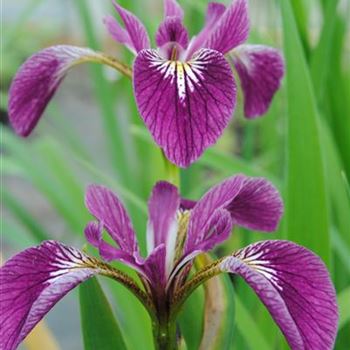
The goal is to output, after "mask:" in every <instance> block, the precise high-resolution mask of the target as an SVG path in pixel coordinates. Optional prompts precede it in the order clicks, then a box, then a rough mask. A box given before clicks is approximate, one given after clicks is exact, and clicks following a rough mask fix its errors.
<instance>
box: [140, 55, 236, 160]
mask: <svg viewBox="0 0 350 350" xmlns="http://www.w3.org/2000/svg"><path fill="white" fill-rule="evenodd" d="M133 79H134V90H135V97H136V102H137V106H138V109H139V112H140V114H141V116H142V118H143V120H144V122H145V123H146V125H147V127H148V129H149V130H150V132H151V134H152V136H153V138H154V140H155V141H156V143H157V144H158V145H159V146H160V147H161V148H162V149H163V150H164V153H165V154H166V156H167V158H168V159H169V160H170V161H172V162H173V163H175V164H176V165H178V166H181V167H186V166H188V165H190V164H191V163H192V162H194V161H195V160H196V159H197V158H198V157H199V156H200V155H201V154H202V153H203V152H204V150H205V149H206V148H207V147H209V146H211V145H212V144H214V143H215V142H216V141H217V140H218V138H219V137H220V136H221V134H222V132H223V130H224V129H225V127H226V126H227V124H228V122H229V120H230V118H231V116H232V112H233V110H234V107H235V103H236V85H235V82H234V78H233V75H232V72H231V69H230V67H229V65H228V63H227V61H226V60H225V58H224V56H223V55H221V54H220V53H219V52H217V51H213V50H207V49H203V50H200V51H199V52H198V54H197V55H196V56H195V57H193V58H192V59H191V60H190V61H188V62H180V61H170V60H166V59H164V58H163V57H161V56H160V55H159V54H158V52H157V51H156V50H144V51H142V52H140V53H139V54H138V56H137V58H136V61H135V63H134V77H133Z"/></svg>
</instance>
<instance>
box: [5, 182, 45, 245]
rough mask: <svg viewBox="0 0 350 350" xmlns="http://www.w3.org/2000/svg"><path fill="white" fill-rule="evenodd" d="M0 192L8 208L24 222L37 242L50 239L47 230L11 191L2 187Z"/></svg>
mask: <svg viewBox="0 0 350 350" xmlns="http://www.w3.org/2000/svg"><path fill="white" fill-rule="evenodd" d="M0 193H1V198H2V200H3V201H4V204H5V206H6V208H7V209H8V210H10V211H11V213H12V214H13V215H14V216H15V217H16V218H17V219H18V220H19V221H20V222H21V223H22V225H23V226H24V227H25V228H26V229H27V230H28V232H29V233H30V234H31V236H32V238H34V240H35V242H36V243H39V242H41V241H43V240H45V239H48V235H47V233H46V230H45V229H44V228H43V227H42V226H41V225H40V224H39V223H38V221H37V220H36V219H35V218H34V217H33V216H32V214H31V213H30V212H29V211H28V210H27V209H26V208H25V207H24V206H23V205H22V204H21V203H20V202H19V201H18V200H17V199H16V198H15V197H14V196H12V194H11V193H10V192H9V191H7V190H6V189H5V188H2V189H1V192H0ZM8 234H9V235H11V234H12V233H10V232H9V233H8Z"/></svg>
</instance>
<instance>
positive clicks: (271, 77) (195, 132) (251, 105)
mask: <svg viewBox="0 0 350 350" xmlns="http://www.w3.org/2000/svg"><path fill="white" fill-rule="evenodd" d="M164 5H165V19H164V21H163V22H162V23H161V25H160V26H159V29H158V31H157V33H156V37H155V40H156V43H157V46H158V49H151V48H150V40H149V37H148V34H147V31H146V29H145V27H144V26H143V24H142V23H141V22H140V21H139V19H138V18H136V17H135V16H134V15H133V14H132V13H130V12H129V11H127V10H125V9H124V8H122V7H121V6H119V5H118V4H114V6H115V9H116V10H117V12H118V14H119V16H120V18H121V20H122V22H123V23H124V25H125V29H124V28H122V27H121V26H120V24H119V23H118V22H117V21H116V20H115V19H114V17H111V16H109V17H106V18H105V21H104V22H105V24H106V27H107V29H108V31H109V33H110V34H111V35H112V37H113V38H114V39H115V40H116V41H117V42H118V43H122V44H124V45H125V46H126V47H127V48H128V49H130V50H131V51H132V52H133V53H134V54H135V55H136V59H135V61H134V64H133V69H132V70H131V69H130V68H129V67H127V66H126V65H124V64H122V63H120V62H119V61H117V60H116V59H115V58H113V57H109V56H107V55H105V54H102V53H99V52H95V51H93V50H91V49H88V48H81V47H75V46H68V45H60V46H53V47H49V48H46V49H44V50H42V51H40V52H39V53H36V54H35V55H33V56H32V57H31V58H29V59H28V60H27V61H26V62H25V63H24V65H23V66H22V67H21V69H20V70H19V72H18V73H17V75H16V77H15V79H14V80H13V83H12V86H11V89H10V99H9V115H10V120H11V122H12V125H13V126H14V128H15V130H16V131H17V133H19V134H20V135H22V136H27V135H28V134H30V132H31V131H32V129H33V128H34V127H35V125H36V123H37V122H38V120H39V118H40V117H41V115H42V113H43V111H44V109H45V107H46V105H47V103H48V102H49V101H50V99H51V98H52V96H53V94H54V93H55V91H56V89H57V88H58V86H59V85H60V83H61V81H62V79H63V78H64V76H65V75H66V73H67V72H68V70H69V69H70V68H72V67H74V66H75V65H77V64H79V63H85V62H98V63H104V64H107V65H109V66H112V67H113V68H115V69H117V70H118V71H120V72H122V73H123V74H125V75H127V76H130V77H132V79H133V86H134V94H135V99H136V103H137V106H138V110H139V112H140V115H141V117H142V118H143V120H144V122H145V124H146V126H147V128H148V129H149V131H150V132H151V134H152V136H153V138H154V140H155V142H156V143H157V144H158V145H159V147H160V148H161V149H162V150H163V152H164V153H165V155H166V157H167V158H168V159H169V160H170V161H171V162H173V163H175V164H176V165H178V166H181V167H186V166H188V165H190V164H191V163H192V162H194V161H195V160H196V159H197V158H198V157H199V156H200V155H201V154H202V153H203V152H204V150H205V149H206V148H207V147H209V146H210V145H212V144H214V143H215V142H216V141H217V140H218V138H219V137H220V135H221V134H222V132H223V130H224V129H225V127H226V126H227V124H228V122H229V120H230V118H231V116H232V114H233V111H234V108H235V105H236V83H235V80H234V77H233V73H232V71H231V68H230V64H229V61H230V62H231V63H232V64H233V65H234V66H235V68H236V70H237V72H238V75H239V77H240V79H241V85H242V88H243V92H244V96H245V108H244V110H245V114H246V116H247V117H248V118H253V117H256V116H259V115H262V114H264V113H265V112H266V110H267V108H268V106H269V104H270V102H271V100H272V97H273V95H274V93H275V92H276V90H277V89H278V87H279V85H280V80H281V78H282V76H283V72H284V65H283V59H282V57H281V55H280V53H279V52H278V51H277V50H276V49H273V48H269V47H265V46H261V45H241V44H242V43H244V42H245V41H246V39H247V37H248V34H249V19H248V8H247V0H235V1H232V3H231V4H230V5H229V6H228V7H227V8H226V7H225V5H223V4H220V3H214V2H213V3H209V5H208V10H207V16H206V22H205V25H204V28H203V29H202V31H201V32H200V33H198V35H196V36H194V37H193V38H192V39H191V40H189V37H188V33H187V30H186V28H185V27H184V25H183V24H182V20H183V15H184V14H183V10H182V9H181V7H180V6H179V5H178V4H177V2H176V1H175V0H165V1H164ZM224 55H227V59H226V58H225V56H224ZM228 60H229V61H228Z"/></svg>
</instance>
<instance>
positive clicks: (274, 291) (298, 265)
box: [220, 241, 338, 350]
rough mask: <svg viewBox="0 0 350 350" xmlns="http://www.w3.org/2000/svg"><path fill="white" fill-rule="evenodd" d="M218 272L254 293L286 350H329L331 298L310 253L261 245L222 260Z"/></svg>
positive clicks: (333, 317) (324, 274) (333, 328)
mask: <svg viewBox="0 0 350 350" xmlns="http://www.w3.org/2000/svg"><path fill="white" fill-rule="evenodd" d="M220 268H221V270H222V271H225V272H232V273H235V274H238V275H240V276H241V277H243V278H244V279H245V281H246V282H247V283H248V284H249V285H250V286H251V287H252V288H253V289H254V291H255V293H256V294H257V295H258V296H259V298H260V299H261V301H262V302H263V303H264V304H265V306H266V307H267V309H268V310H269V312H270V314H271V315H272V317H273V319H274V320H275V322H276V323H277V324H278V326H279V327H280V329H281V331H282V332H283V334H284V336H285V337H286V339H287V341H288V343H289V345H290V347H291V349H293V350H306V349H307V350H330V349H333V346H334V342H335V337H336V332H337V324H338V308H337V304H336V293H335V290H334V287H333V285H332V282H331V280H330V277H329V274H328V271H327V269H326V266H325V265H324V263H323V262H322V261H321V259H320V258H319V257H318V256H316V255H315V254H314V253H312V252H311V251H309V250H307V249H306V248H304V247H301V246H298V245H296V244H294V243H292V242H288V241H263V242H258V243H255V244H252V245H249V246H248V247H246V248H244V249H242V250H240V251H239V252H237V253H235V254H233V255H232V256H230V257H227V258H225V259H224V260H223V261H222V262H221V264H220Z"/></svg>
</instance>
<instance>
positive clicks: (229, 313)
mask: <svg viewBox="0 0 350 350" xmlns="http://www.w3.org/2000/svg"><path fill="white" fill-rule="evenodd" d="M212 262H213V259H211V257H210V256H209V255H207V254H202V255H200V256H199V257H197V260H196V267H197V269H200V268H203V267H205V266H207V265H210V264H211V263H212ZM203 288H204V295H205V297H204V300H205V301H204V319H203V321H204V323H203V335H202V339H201V344H200V349H207V350H215V349H229V348H230V345H231V343H232V338H233V332H234V314H235V308H234V298H235V296H234V291H233V286H232V283H231V280H230V278H229V275H227V274H221V275H218V276H215V277H213V278H211V279H210V280H208V281H207V282H205V283H204V284H203Z"/></svg>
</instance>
